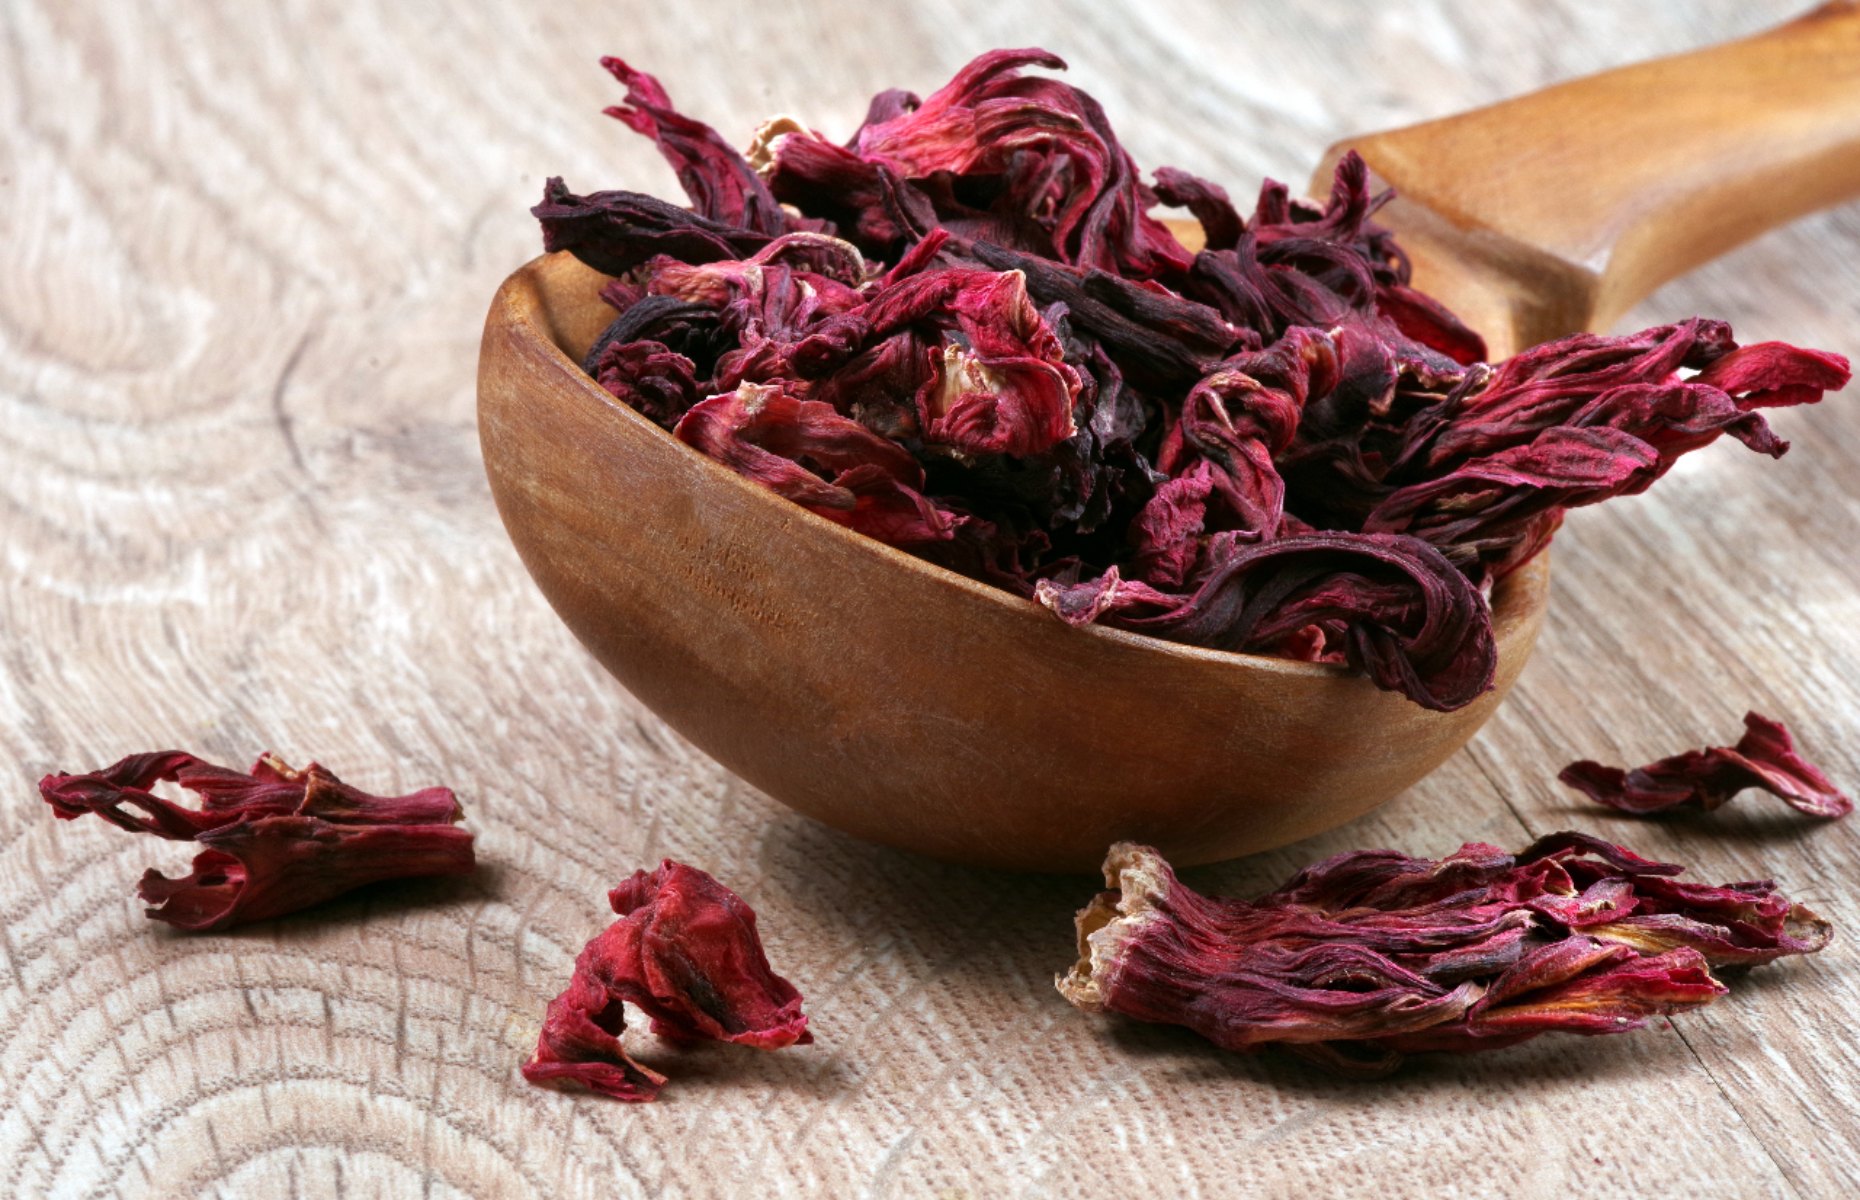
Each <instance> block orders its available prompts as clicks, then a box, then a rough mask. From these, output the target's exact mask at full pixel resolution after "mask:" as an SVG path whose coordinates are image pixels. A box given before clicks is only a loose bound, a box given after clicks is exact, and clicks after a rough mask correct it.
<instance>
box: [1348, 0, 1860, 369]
mask: <svg viewBox="0 0 1860 1200" xmlns="http://www.w3.org/2000/svg"><path fill="white" fill-rule="evenodd" d="M1352 145H1353V146H1355V147H1356V148H1357V149H1358V150H1359V151H1361V153H1362V154H1363V157H1364V158H1365V159H1367V160H1368V162H1369V164H1370V166H1371V168H1372V169H1373V170H1374V171H1375V172H1376V174H1378V175H1380V176H1381V177H1382V178H1383V179H1384V180H1386V181H1387V182H1388V183H1389V184H1391V185H1393V186H1394V187H1395V189H1396V190H1397V192H1398V194H1399V195H1400V196H1401V197H1402V199H1403V201H1404V202H1405V204H1406V205H1407V206H1409V207H1419V208H1421V209H1424V210H1426V211H1427V213H1428V214H1430V215H1431V217H1432V218H1435V219H1438V221H1440V222H1444V223H1445V224H1446V225H1448V226H1451V227H1452V228H1453V229H1454V230H1455V231H1458V232H1459V233H1460V234H1464V235H1469V236H1471V237H1473V238H1475V239H1477V240H1483V241H1484V243H1485V244H1484V245H1483V247H1482V248H1481V250H1480V253H1482V254H1484V255H1485V256H1486V257H1487V258H1492V257H1493V256H1494V255H1496V256H1497V257H1498V258H1501V259H1502V258H1504V257H1505V254H1506V250H1505V244H1509V251H1510V252H1511V253H1513V254H1515V256H1516V258H1517V265H1518V267H1519V268H1520V272H1519V273H1522V272H1524V271H1537V272H1543V271H1545V270H1546V269H1548V270H1549V273H1550V274H1552V275H1561V276H1563V278H1562V279H1561V281H1560V283H1561V285H1562V286H1565V287H1573V288H1574V290H1575V292H1576V293H1578V294H1576V295H1574V296H1571V297H1566V298H1565V300H1567V301H1568V302H1569V303H1568V304H1567V305H1565V307H1566V308H1580V307H1581V306H1582V305H1583V304H1585V303H1586V305H1587V307H1588V309H1589V311H1588V312H1587V313H1586V314H1582V319H1581V320H1575V321H1574V323H1573V324H1571V323H1570V322H1571V321H1572V320H1574V318H1575V316H1576V314H1575V313H1574V312H1566V313H1565V315H1564V317H1563V318H1562V323H1564V324H1568V325H1569V328H1568V329H1563V330H1558V331H1555V332H1570V331H1571V330H1573V329H1579V328H1585V327H1586V328H1602V327H1605V326H1606V325H1608V324H1609V323H1610V322H1612V321H1613V320H1614V319H1615V318H1616V317H1618V316H1620V315H1621V314H1622V313H1623V312H1624V311H1626V310H1627V309H1628V308H1629V307H1631V306H1632V305H1633V304H1635V303H1636V302H1638V301H1639V300H1641V299H1642V298H1644V297H1645V296H1647V295H1648V294H1649V293H1651V292H1652V291H1653V290H1654V289H1655V288H1656V287H1658V286H1659V285H1660V284H1662V283H1664V282H1666V281H1667V280H1669V279H1672V278H1673V277H1675V276H1677V275H1681V274H1683V273H1685V272H1686V271H1689V270H1691V269H1692V268H1694V267H1696V266H1698V265H1700V264H1701V263H1704V262H1706V261H1708V260H1710V259H1712V258H1714V257H1716V256H1717V255H1719V254H1722V253H1723V252H1725V251H1726V250H1728V249H1730V248H1731V247H1733V246H1735V245H1737V244H1739V243H1740V242H1743V241H1745V240H1747V239H1749V238H1752V237H1755V236H1756V235H1757V234H1759V233H1762V232H1763V231H1765V230H1767V229H1770V228H1773V227H1774V226H1777V225H1781V224H1785V223H1787V222H1789V221H1791V220H1794V219H1795V218H1797V217H1799V216H1802V215H1804V214H1806V213H1809V212H1813V211H1814V210H1816V209H1818V208H1822V207H1825V206H1827V205H1830V204H1834V203H1837V202H1839V201H1841V200H1843V199H1846V198H1848V197H1851V196H1854V195H1857V194H1860V0H1836V2H1834V3H1828V4H1823V5H1822V6H1821V7H1819V8H1817V9H1815V10H1814V11H1813V12H1810V13H1808V14H1806V15H1805V16H1802V17H1800V18H1798V19H1796V20H1794V21H1791V22H1789V23H1788V24H1786V25H1782V26H1780V27H1778V28H1775V29H1772V30H1769V31H1768V32H1766V33H1761V34H1758V35H1756V36H1754V37H1749V38H1745V39H1743V40H1741V41H1736V42H1729V43H1726V44H1724V45H1720V46H1714V47H1710V48H1708V49H1705V50H1699V51H1696V52H1694V53H1690V54H1681V55H1676V56H1674V57H1671V58H1663V59H1658V60H1655V61H1653V62H1646V63H1639V64H1636V65H1634V66H1629V67H1623V68H1620V69H1619V70H1614V71H1607V72H1604V73H1602V74H1600V75H1592V76H1589V77H1588V78H1585V79H1577V80H1574V81H1572V82H1569V83H1564V84H1560V85H1558V86H1555V87H1551V88H1547V89H1545V90H1543V91H1540V92H1535V93H1533V94H1531V95H1528V96H1521V97H1519V98H1517V99H1514V100H1507V101H1504V102H1502V103H1499V104H1494V105H1492V106H1490V107H1488V108H1482V109H1477V110H1474V111H1472V112H1468V113H1463V114H1461V115H1458V116H1453V117H1447V118H1445V119H1443V120H1438V121H1429V122H1427V123H1426V124H1422V125H1415V126H1410V127H1409V128H1406V129H1398V130H1392V131H1389V132H1386V133H1380V134H1373V135H1370V136H1368V137H1364V138H1359V139H1352V140H1351V141H1350V142H1346V143H1340V144H1339V146H1338V147H1336V148H1334V150H1333V153H1332V154H1331V155H1327V156H1326V157H1327V159H1328V160H1330V161H1334V160H1335V156H1336V154H1337V153H1340V152H1341V151H1342V150H1343V149H1344V148H1347V147H1348V146H1352ZM1325 183H1326V184H1328V180H1326V181H1325ZM1320 194H1321V193H1320ZM1493 239H1497V243H1496V244H1495V243H1494V242H1493ZM1558 264H1561V265H1560V266H1559V265H1558ZM1423 283H1424V284H1425V281H1423ZM1552 323H1554V322H1552ZM1532 333H1533V335H1541V333H1542V331H1541V330H1538V331H1532Z"/></svg>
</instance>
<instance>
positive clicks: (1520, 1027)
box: [1056, 833, 1829, 1074]
mask: <svg viewBox="0 0 1860 1200" xmlns="http://www.w3.org/2000/svg"><path fill="white" fill-rule="evenodd" d="M1678 870H1679V868H1677V867H1674V866H1672V865H1670V864H1665V863H1656V862H1652V861H1650V860H1647V859H1644V858H1641V857H1640V856H1638V855H1635V854H1633V853H1632V852H1630V851H1627V850H1625V849H1622V848H1621V847H1618V846H1611V845H1609V844H1608V843H1606V842H1602V841H1600V840H1598V839H1595V838H1591V837H1587V836H1585V835H1581V834H1567V833H1566V834H1558V835H1552V836H1551V837H1549V838H1544V839H1540V840H1539V841H1538V842H1537V843H1535V844H1533V845H1532V846H1531V847H1530V848H1528V849H1527V850H1526V851H1524V852H1522V853H1521V854H1518V855H1510V854H1506V853H1505V852H1504V851H1502V850H1499V849H1497V848H1496V847H1493V846H1487V845H1482V844H1478V843H1473V844H1469V845H1466V846H1463V847H1461V848H1460V850H1459V851H1458V852H1457V853H1455V854H1452V855H1449V856H1448V857H1446V858H1444V859H1439V860H1429V859H1418V858H1411V857H1409V856H1407V855H1403V854H1398V853H1396V852H1394V851H1387V850H1380V851H1363V852H1358V853H1351V854H1341V855H1337V856H1336V857H1334V858H1331V859H1328V860H1326V861H1324V862H1321V863H1317V864H1315V865H1313V866H1311V867H1309V868H1307V869H1306V870H1304V871H1302V872H1300V873H1299V874H1298V875H1297V876H1296V877H1294V878H1293V879H1292V880H1290V881H1289V882H1288V883H1286V884H1285V886H1283V887H1281V888H1279V889H1278V890H1276V891H1274V892H1270V893H1268V894H1267V895H1264V896H1261V897H1260V898H1259V899H1257V900H1252V901H1247V900H1238V899H1226V898H1221V897H1213V896H1205V895H1202V894H1200V893H1198V892H1196V891H1194V890H1193V889H1191V888H1188V887H1185V886H1184V885H1183V884H1182V883H1181V882H1180V881H1179V880H1178V879H1177V878H1176V876H1175V873H1174V872H1173V871H1172V870H1171V869H1170V867H1169V865H1168V863H1167V862H1165V861H1164V860H1163V858H1162V856H1161V855H1159V854H1158V853H1157V852H1156V851H1155V850H1152V849H1150V848H1149V847H1146V846H1139V845H1136V844H1134V843H1129V842H1123V843H1119V844H1117V845H1115V846H1113V847H1112V848H1111V850H1110V853H1109V854H1108V855H1107V857H1106V859H1105V881H1106V883H1107V884H1108V885H1109V886H1110V888H1111V890H1109V891H1106V892H1103V893H1101V894H1100V895H1099V896H1098V897H1097V898H1096V899H1094V900H1093V901H1092V902H1091V903H1090V904H1088V905H1087V906H1086V907H1085V908H1084V909H1083V910H1081V911H1080V913H1079V914H1078V922H1077V926H1078V949H1079V954H1078V959H1077V961H1076V962H1075V963H1074V964H1073V966H1072V968H1071V969H1070V970H1069V971H1068V972H1067V973H1066V974H1064V975H1062V976H1060V977H1059V978H1058V979H1057V981H1056V983H1057V985H1058V988H1059V991H1060V993H1061V994H1062V995H1064V996H1065V997H1066V999H1067V1000H1069V1001H1071V1002H1072V1003H1073V1004H1074V1005H1076V1006H1078V1007H1079V1008H1082V1009H1085V1010H1087V1011H1091V1012H1116V1013H1121V1014H1123V1015H1126V1016H1130V1017H1135V1018H1137V1019H1139V1020H1146V1021H1159V1022H1164V1023H1168V1024H1176V1025H1184V1026H1187V1027H1188V1028H1190V1029H1193V1030H1195V1031H1196V1032H1198V1033H1200V1034H1202V1035H1203V1036H1204V1037H1206V1038H1208V1039H1209V1040H1210V1041H1212V1042H1214V1043H1215V1044H1216V1045H1218V1046H1221V1047H1223V1048H1226V1049H1231V1050H1248V1049H1253V1048H1256V1047H1259V1046H1263V1045H1267V1044H1279V1045H1285V1046H1288V1047H1290V1048H1293V1049H1294V1050H1296V1051H1297V1052H1298V1053H1299V1054H1300V1056H1301V1057H1305V1058H1307V1059H1310V1060H1311V1061H1314V1062H1318V1063H1320V1064H1323V1065H1325V1066H1328V1067H1330V1068H1332V1069H1336V1070H1342V1071H1347V1072H1350V1073H1354V1074H1379V1073H1384V1072H1386V1071H1388V1070H1391V1069H1393V1068H1394V1067H1395V1066H1397V1065H1399V1063H1400V1061H1401V1058H1402V1056H1403V1055H1404V1054H1407V1053H1414V1052H1421V1051H1467V1050H1489V1049H1497V1048H1500V1047H1503V1046H1509V1045H1515V1044H1516V1043H1517V1042H1520V1041H1523V1040H1525V1039H1527V1038H1531V1037H1535V1036H1537V1035H1539V1034H1542V1033H1550V1032H1565V1033H1577V1034H1591V1035H1592V1034H1610V1033H1620V1032H1625V1031H1627V1030H1630V1029H1635V1028H1638V1027H1640V1026H1641V1025H1642V1024H1644V1023H1645V1020H1646V1018H1647V1017H1649V1016H1653V1015H1658V1014H1669V1013H1676V1012H1682V1011H1685V1010H1686V1009H1688V1008H1693V1007H1696V1006H1698V1005H1700V1004H1705V1003H1709V1002H1710V1001H1712V1000H1714V999H1716V998H1717V997H1719V996H1721V995H1724V994H1725V992H1726V989H1725V987H1724V985H1723V984H1722V983H1720V982H1719V981H1718V980H1717V979H1716V978H1714V977H1713V976H1712V974H1711V970H1710V968H1711V966H1713V965H1718V964H1738V965H1743V964H1749V963H1755V962H1767V961H1771V960H1772V959H1774V958H1777V957H1781V956H1783V955H1787V954H1804V953H1812V952H1814V951H1816V950H1819V949H1821V948H1822V947H1823V946H1825V945H1826V944H1827V936H1828V932H1829V931H1828V929H1827V926H1826V923H1825V922H1822V921H1820V920H1819V918H1815V917H1814V916H1813V914H1812V913H1808V912H1807V910H1805V909H1802V908H1801V907H1800V906H1791V905H1790V904H1789V903H1788V902H1787V901H1786V900H1784V899H1782V898H1781V897H1780V896H1777V895H1775V893H1774V891H1773V889H1772V888H1771V886H1770V885H1768V884H1748V883H1746V884H1731V885H1726V886H1724V887H1717V888H1714V887H1709V886H1706V885H1699V884H1688V883H1681V882H1679V881H1677V880H1674V879H1673V878H1672V875H1673V873H1675V872H1677V871H1678ZM1621 914H1633V915H1631V916H1628V917H1625V918H1621ZM1791 914H1793V916H1791ZM1617 918H1619V919H1617ZM1790 922H1794V924H1793V925H1791V924H1790ZM1797 932H1801V933H1803V934H1804V936H1799V937H1798V936H1795V934H1796V933H1797Z"/></svg>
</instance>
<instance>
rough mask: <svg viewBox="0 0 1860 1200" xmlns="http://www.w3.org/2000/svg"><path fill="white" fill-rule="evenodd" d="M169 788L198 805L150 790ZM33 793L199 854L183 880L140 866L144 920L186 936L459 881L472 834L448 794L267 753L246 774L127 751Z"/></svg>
mask: <svg viewBox="0 0 1860 1200" xmlns="http://www.w3.org/2000/svg"><path fill="white" fill-rule="evenodd" d="M163 781H166V782H170V783H176V784H179V785H180V786H181V787H183V788H186V789H187V790H188V791H190V792H193V793H195V794H196V795H198V796H199V797H200V798H201V806H200V808H198V809H190V808H184V807H182V806H181V805H179V804H176V803H174V802H173V801H170V800H164V799H162V798H161V797H160V796H157V795H155V794H154V793H153V792H151V791H150V790H149V789H150V788H151V787H153V786H154V785H155V784H156V783H159V782H163ZM39 794H40V795H41V796H43V797H44V798H45V800H46V802H47V803H48V804H50V805H51V806H52V811H53V813H55V814H56V815H57V816H58V817H59V818H60V819H62V820H67V821H69V820H75V819H76V818H78V817H81V816H83V815H85V814H86V813H89V814H92V815H94V816H98V817H101V818H103V819H104V820H106V821H108V822H110V823H111V824H112V825H115V826H118V827H119V828H122V829H127V830H129V831H130V832H132V833H152V834H154V835H156V836H157V837H164V838H169V839H172V840H174V841H187V842H197V843H199V844H200V845H201V846H203V847H205V849H203V850H202V851H201V852H200V853H199V854H197V855H195V856H194V864H193V873H192V874H190V875H188V876H186V877H185V878H181V879H169V878H168V877H166V876H164V875H162V874H161V873H160V872H158V871H153V870H151V871H149V872H148V873H147V874H145V875H144V876H143V877H142V882H141V884H140V886H139V888H138V890H139V892H140V894H141V896H142V899H143V900H144V901H146V902H148V903H149V904H152V905H154V906H155V907H153V908H150V909H149V910H148V915H149V916H151V917H153V918H155V919H156V920H160V921H166V922H168V923H169V924H170V925H175V926H178V927H180V928H182V929H189V930H207V929H225V928H228V927H229V926H233V925H242V924H246V923H248V922H252V921H263V920H267V919H269V918H271V917H279V916H283V915H284V914H286V913H293V912H296V911H298V910H299V909H303V908H308V907H310V906H311V905H313V904H320V903H322V902H323V901H325V900H329V899H331V898H333V897H336V896H340V895H341V894H342V893H344V892H347V891H349V890H351V889H353V888H358V887H361V886H362V885H363V884H367V883H378V882H380V881H382V880H386V879H414V878H419V877H421V876H428V875H469V874H470V873H471V872H472V870H473V869H474V868H475V866H476V863H475V861H474V860H473V857H472V835H471V833H470V832H469V831H467V830H465V829H462V828H460V827H459V825H458V821H459V820H460V818H461V817H463V815H464V814H463V812H462V811H461V810H460V808H459V804H458V800H457V799H456V798H454V796H453V795H452V792H451V791H450V790H449V789H447V788H442V787H434V788H425V789H422V790H421V791H417V792H413V793H410V794H408V795H405V796H373V795H370V794H368V793H367V792H364V791H361V790H360V789H358V788H353V787H350V786H349V785H348V784H346V783H343V782H342V781H341V780H340V779H337V778H336V777H335V776H334V775H333V774H331V773H330V772H329V771H327V770H325V769H324V768H323V767H321V766H319V765H317V764H316V763H311V764H310V765H309V766H307V767H305V768H304V769H303V770H301V771H298V770H293V769H291V768H290V767H288V766H286V765H285V764H284V763H283V762H282V761H280V760H279V759H278V758H277V757H276V756H275V755H272V754H265V755H263V756H261V757H260V758H259V760H258V761H257V762H256V763H254V764H253V766H252V770H251V772H250V773H249V774H242V773H240V772H238V771H234V770H231V769H230V768H227V767H220V766H215V765H214V764H212V763H210V762H206V761H204V760H202V759H199V758H196V757H195V756H194V755H192V754H187V753H183V752H182V751H179V750H164V751H157V752H155V753H152V754H132V755H130V756H129V757H128V758H125V759H123V760H122V761H121V762H119V763H117V764H115V765H114V766H110V767H106V768H104V769H103V770H101V771H94V772H91V773H90V774H86V775H47V776H46V777H45V778H43V779H41V780H40V781H39Z"/></svg>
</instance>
